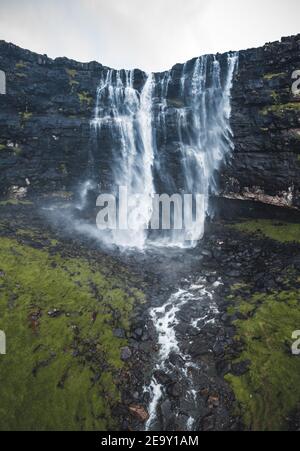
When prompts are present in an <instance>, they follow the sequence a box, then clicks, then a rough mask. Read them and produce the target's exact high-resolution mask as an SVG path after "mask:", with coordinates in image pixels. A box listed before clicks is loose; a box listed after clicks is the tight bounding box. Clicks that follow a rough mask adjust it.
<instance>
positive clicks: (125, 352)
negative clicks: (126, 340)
mask: <svg viewBox="0 0 300 451" xmlns="http://www.w3.org/2000/svg"><path fill="white" fill-rule="evenodd" d="M131 357H132V352H131V349H130V348H129V347H128V346H126V347H125V348H122V349H121V359H122V360H123V362H126V361H127V360H130V359H131Z"/></svg>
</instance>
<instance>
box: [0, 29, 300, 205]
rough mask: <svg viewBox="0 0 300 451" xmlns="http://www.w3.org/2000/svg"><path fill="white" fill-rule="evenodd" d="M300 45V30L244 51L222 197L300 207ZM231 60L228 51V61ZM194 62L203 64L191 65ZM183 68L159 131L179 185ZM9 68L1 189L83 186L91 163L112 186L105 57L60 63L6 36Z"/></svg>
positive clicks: (2, 108)
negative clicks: (299, 80)
mask: <svg viewBox="0 0 300 451" xmlns="http://www.w3.org/2000/svg"><path fill="white" fill-rule="evenodd" d="M299 50H300V35H298V36H295V37H291V38H286V39H283V40H282V41H281V42H276V43H273V44H268V45H265V46H264V47H261V48H259V49H251V50H247V51H241V52H240V57H239V67H238V70H237V72H236V76H235V79H234V84H233V90H232V118H231V125H232V129H233V132H234V135H235V138H234V144H235V151H234V154H233V158H232V160H231V161H230V162H227V164H226V165H225V167H224V168H223V170H222V174H221V176H220V177H219V194H220V195H225V196H228V197H237V198H251V199H255V200H260V201H262V202H266V203H275V204H282V205H286V206H290V205H294V206H298V205H299V204H300V195H299V190H300V178H299V173H300V172H299V169H300V160H299V157H298V155H299V154H300V120H299V115H300V103H299V101H300V98H299V96H297V93H296V91H294V92H292V85H293V82H294V80H293V79H292V75H293V73H294V72H295V71H297V70H299V69H300V52H299ZM225 57H226V55H224V56H219V58H220V60H221V61H223V60H224V64H225V61H226V58H225ZM189 64H190V65H191V66H192V64H193V62H189V63H187V65H186V67H187V68H188V67H189ZM182 69H183V66H182V65H176V66H174V68H173V69H172V82H171V83H170V87H169V92H168V96H167V106H168V110H167V116H168V118H169V120H168V123H169V126H168V130H167V135H166V139H165V138H164V136H163V134H162V133H160V131H159V130H158V131H157V133H158V145H159V148H158V150H159V151H160V158H159V159H160V165H161V167H162V168H163V167H164V163H165V164H166V165H167V167H168V168H169V170H170V172H171V174H172V177H173V178H174V180H176V184H177V186H178V187H180V186H181V184H182V182H181V180H180V173H179V171H178V170H177V169H178V155H179V151H178V148H177V147H178V146H177V147H176V139H175V138H174V136H175V134H176V130H175V128H176V127H175V125H176V121H175V117H176V114H177V111H178V108H181V107H182V101H183V100H182V98H181V96H180V94H179V93H180V77H181V74H182ZM0 70H2V71H4V72H5V78H6V94H5V95H0V171H1V178H0V194H1V195H7V194H8V193H9V190H10V189H11V187H17V188H18V189H20V188H26V189H27V192H28V195H30V194H40V193H52V192H54V191H55V192H57V191H62V192H72V191H76V187H78V184H79V183H80V182H81V181H83V180H85V179H86V178H87V177H88V176H90V168H91V161H92V165H93V167H94V168H96V173H97V182H99V181H100V180H101V184H102V187H103V188H104V187H107V186H109V184H110V166H111V160H112V155H111V146H110V139H111V137H110V135H109V132H108V131H107V132H106V131H105V130H104V132H103V141H102V145H101V152H99V149H98V150H97V152H95V149H94V145H95V143H94V142H93V139H92V138H91V130H90V120H91V119H92V117H93V114H94V113H93V111H94V108H95V100H96V90H97V86H98V84H99V80H100V78H101V76H102V75H103V74H104V73H106V70H107V68H105V67H103V66H102V65H101V64H99V63H96V62H92V63H87V64H83V63H78V62H75V61H72V60H68V59H66V58H57V59H55V60H52V59H50V58H48V57H47V56H42V55H38V54H34V53H32V52H29V51H27V50H23V49H20V48H18V47H16V46H14V45H12V44H7V43H5V42H4V41H1V42H0ZM156 77H157V78H160V79H161V77H162V74H160V75H157V76H156ZM144 81H145V74H144V73H143V72H141V71H138V70H137V71H135V74H134V83H135V88H136V89H137V90H139V91H140V90H141V88H142V87H143V84H144ZM295 93H296V94H295ZM154 103H155V100H154ZM154 113H155V108H154ZM172 118H174V121H173V122H174V127H173V128H172V123H173V122H172ZM170 156H171V157H170ZM163 173H164V171H160V173H159V171H157V169H156V168H155V178H156V185H157V187H158V188H159V187H160V186H162V187H163V186H165V184H166V181H165V180H163ZM168 183H169V181H168Z"/></svg>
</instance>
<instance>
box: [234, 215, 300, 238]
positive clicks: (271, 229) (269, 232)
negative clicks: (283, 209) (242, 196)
mask: <svg viewBox="0 0 300 451" xmlns="http://www.w3.org/2000/svg"><path fill="white" fill-rule="evenodd" d="M233 227H234V228H236V229H237V230H239V231H240V232H247V233H258V234H262V235H264V236H266V237H267V238H271V239H273V240H276V241H280V242H282V243H288V242H297V243H300V224H293V223H288V222H282V221H274V220H269V219H260V220H252V221H245V222H241V223H238V224H234V225H233Z"/></svg>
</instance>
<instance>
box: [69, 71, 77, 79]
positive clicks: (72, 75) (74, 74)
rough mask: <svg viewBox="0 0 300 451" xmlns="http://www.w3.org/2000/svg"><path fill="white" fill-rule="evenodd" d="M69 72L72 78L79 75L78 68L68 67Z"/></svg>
mask: <svg viewBox="0 0 300 451" xmlns="http://www.w3.org/2000/svg"><path fill="white" fill-rule="evenodd" d="M66 72H67V74H68V75H69V77H70V78H75V77H76V75H77V70H76V69H66Z"/></svg>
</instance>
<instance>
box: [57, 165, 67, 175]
mask: <svg viewBox="0 0 300 451" xmlns="http://www.w3.org/2000/svg"><path fill="white" fill-rule="evenodd" d="M59 169H60V172H61V173H62V174H63V175H67V174H68V170H67V166H66V165H65V163H62V164H61V165H60V168H59Z"/></svg>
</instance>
